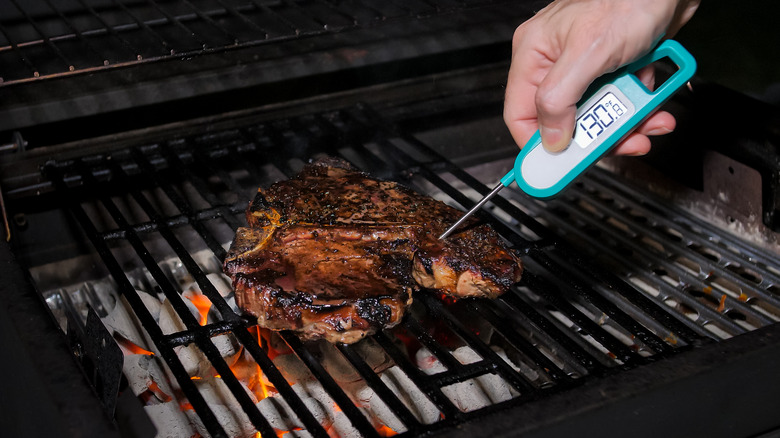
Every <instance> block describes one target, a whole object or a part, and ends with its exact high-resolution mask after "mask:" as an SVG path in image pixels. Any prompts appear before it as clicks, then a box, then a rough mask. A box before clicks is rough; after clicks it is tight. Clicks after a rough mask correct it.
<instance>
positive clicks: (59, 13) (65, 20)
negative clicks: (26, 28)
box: [46, 0, 106, 62]
mask: <svg viewBox="0 0 780 438" xmlns="http://www.w3.org/2000/svg"><path fill="white" fill-rule="evenodd" d="M46 5H47V6H49V8H50V9H51V10H52V11H54V13H55V14H57V16H58V17H59V18H60V20H62V22H63V23H65V24H66V25H67V27H68V28H69V29H70V30H71V31H72V32H73V34H74V35H75V36H76V37H77V38H80V39H82V40H83V41H84V47H86V48H87V50H89V51H90V52H92V53H93V54H95V55H97V56H98V57H99V58H100V59H103V55H101V54H100V52H98V51H97V49H95V47H94V46H93V45H92V44H90V43H89V41H88V40H87V39H86V38H85V37H84V36H83V35H82V34H81V32H79V30H78V29H77V28H76V26H75V25H74V24H73V21H71V20H70V19H69V18H68V17H66V16H65V15H64V14H63V13H62V11H60V10H59V8H57V7H56V6H55V5H54V4H52V2H51V0H46ZM104 62H106V61H104Z"/></svg>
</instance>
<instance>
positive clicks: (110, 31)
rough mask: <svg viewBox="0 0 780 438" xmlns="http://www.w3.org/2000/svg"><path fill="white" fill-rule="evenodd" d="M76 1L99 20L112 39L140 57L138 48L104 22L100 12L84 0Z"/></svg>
mask: <svg viewBox="0 0 780 438" xmlns="http://www.w3.org/2000/svg"><path fill="white" fill-rule="evenodd" d="M78 2H79V4H81V5H82V6H83V7H84V9H85V10H87V11H89V13H90V15H92V16H93V17H95V19H96V20H97V21H99V22H100V24H101V25H102V26H103V29H105V30H106V32H108V34H109V35H111V37H113V38H114V39H116V40H118V41H119V43H120V44H121V45H123V46H124V47H125V48H126V49H127V50H129V51H130V53H132V54H134V55H135V56H136V58H140V57H141V51H140V50H138V48H136V47H133V45H132V44H130V42H129V41H127V40H126V39H125V38H123V37H122V35H120V34H119V33H118V32H117V31H116V29H114V27H113V26H111V25H109V24H108V23H106V20H104V19H103V17H102V16H101V15H100V14H98V13H97V12H96V11H95V9H94V8H93V7H92V6H90V5H89V4H87V3H85V2H84V0H78ZM75 33H76V36H79V34H78V32H75ZM82 40H83V39H82ZM83 41H86V40H83Z"/></svg>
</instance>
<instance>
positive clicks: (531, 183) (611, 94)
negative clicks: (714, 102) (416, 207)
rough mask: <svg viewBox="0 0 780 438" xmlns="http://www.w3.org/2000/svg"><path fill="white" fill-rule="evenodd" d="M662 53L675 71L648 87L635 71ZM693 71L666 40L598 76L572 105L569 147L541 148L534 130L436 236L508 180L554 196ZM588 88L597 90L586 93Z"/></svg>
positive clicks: (531, 191) (678, 47)
mask: <svg viewBox="0 0 780 438" xmlns="http://www.w3.org/2000/svg"><path fill="white" fill-rule="evenodd" d="M667 57H668V58H669V59H671V61H672V62H674V63H675V64H676V65H677V68H678V70H677V71H676V72H674V74H672V76H671V77H669V79H667V80H666V81H665V82H664V83H663V84H661V85H660V86H658V87H657V88H656V89H655V91H649V90H648V89H647V88H646V87H645V86H644V84H642V82H641V81H640V80H639V78H637V77H636V75H635V74H634V73H636V71H637V70H639V69H640V68H642V67H644V66H646V65H649V64H651V63H653V62H655V61H658V60H660V59H663V58H667ZM695 71H696V60H695V59H693V56H691V54H690V53H688V51H687V50H685V48H683V46H681V45H680V43H678V42H677V41H673V40H666V41H664V42H662V43H661V44H660V45H658V46H657V47H656V48H655V49H654V50H653V51H651V52H650V53H648V54H647V55H645V56H643V57H642V58H640V59H639V60H637V61H635V62H633V63H631V64H628V65H627V66H625V67H622V68H620V69H619V70H617V71H615V72H614V73H610V74H607V75H604V76H602V77H600V78H599V79H598V80H596V81H595V82H594V83H593V85H592V86H591V87H590V88H589V90H588V92H586V94H585V96H586V97H585V98H584V99H583V100H581V101H580V102H581V103H580V104H578V105H577V113H576V116H575V120H576V122H575V128H574V135H573V136H572V140H571V142H570V143H569V146H568V147H567V148H566V149H564V150H563V151H561V152H548V151H547V150H546V149H545V148H544V147H543V146H542V140H541V137H540V136H539V131H536V133H535V134H534V135H533V137H531V139H530V140H528V143H526V145H525V146H524V147H523V149H522V150H521V151H520V153H519V154H518V155H517V159H516V160H515V166H514V168H513V169H512V170H510V171H509V173H507V174H506V175H505V176H504V177H503V178H501V181H500V182H499V183H498V185H497V186H496V187H495V188H494V189H493V190H492V191H491V192H490V193H489V194H488V195H487V196H485V197H484V198H482V200H481V201H479V202H478V203H477V205H475V206H474V207H473V208H472V209H471V210H469V212H468V213H466V214H465V215H464V216H463V217H461V218H460V219H459V220H458V221H457V222H455V223H454V224H453V225H452V226H451V227H449V228H448V229H447V231H445V232H444V233H443V234H442V235H441V236H439V239H444V238H446V237H447V236H449V235H450V234H451V233H452V232H453V231H454V230H455V229H456V228H458V226H460V224H462V223H463V222H464V221H465V220H466V219H467V218H468V217H469V216H471V215H472V214H474V213H475V212H476V211H477V210H479V209H480V208H481V207H482V206H483V205H484V204H485V203H486V202H487V201H488V200H490V198H492V197H493V196H495V195H496V194H497V193H498V192H499V191H500V190H501V189H503V188H504V187H507V186H509V185H510V184H512V183H513V182H517V185H518V187H520V189H521V190H523V191H524V192H525V193H527V194H529V195H530V196H533V197H535V198H549V197H552V196H554V195H557V194H558V193H560V192H561V190H563V189H564V188H565V187H566V186H568V185H569V184H570V183H571V182H572V181H573V180H574V179H575V178H576V177H578V176H579V175H580V174H582V173H583V172H585V170H587V169H588V168H589V167H590V166H592V165H593V164H595V163H596V161H598V159H599V158H601V157H602V156H603V155H604V154H606V153H607V152H609V151H610V150H611V149H612V148H613V147H614V146H615V145H617V144H618V143H620V142H621V141H622V140H623V139H624V138H626V136H628V134H630V133H631V132H632V131H633V130H634V129H636V127H637V126H639V125H640V124H641V123H642V122H644V121H645V120H646V119H647V118H648V117H649V116H650V115H651V114H653V113H654V112H655V111H656V110H657V109H658V108H659V107H660V106H661V105H663V104H664V103H665V102H666V101H667V100H669V98H670V97H672V95H674V93H675V92H677V90H679V89H680V87H682V86H683V85H685V84H686V83H687V82H688V81H689V80H690V79H691V77H692V76H693V73H694V72H695ZM591 90H596V91H595V92H593V93H590V91H591Z"/></svg>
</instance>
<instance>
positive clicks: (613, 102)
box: [574, 93, 627, 148]
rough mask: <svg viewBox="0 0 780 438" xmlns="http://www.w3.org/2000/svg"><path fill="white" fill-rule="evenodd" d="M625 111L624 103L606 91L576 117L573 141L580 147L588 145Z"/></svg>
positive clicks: (624, 113)
mask: <svg viewBox="0 0 780 438" xmlns="http://www.w3.org/2000/svg"><path fill="white" fill-rule="evenodd" d="M626 113H627V111H626V107H625V105H623V103H622V102H620V100H618V98H617V97H615V95H614V94H612V93H606V94H605V95H604V96H603V97H602V98H601V99H599V101H598V102H596V104H595V105H593V106H592V107H590V109H588V110H587V111H586V112H585V113H583V114H582V116H580V118H579V119H577V125H576V127H575V129H574V141H575V142H577V144H578V145H580V147H582V148H586V147H588V146H590V145H591V144H592V143H593V142H594V141H595V140H596V139H598V138H599V136H600V135H601V134H603V133H604V132H606V131H607V130H608V129H609V128H610V127H611V126H612V125H613V124H615V123H616V122H617V121H618V119H620V118H621V117H623V116H624V115H626Z"/></svg>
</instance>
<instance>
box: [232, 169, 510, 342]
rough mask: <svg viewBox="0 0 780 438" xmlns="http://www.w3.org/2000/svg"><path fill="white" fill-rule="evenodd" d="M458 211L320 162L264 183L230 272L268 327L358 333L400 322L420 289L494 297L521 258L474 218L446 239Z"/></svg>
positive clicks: (335, 338)
mask: <svg viewBox="0 0 780 438" xmlns="http://www.w3.org/2000/svg"><path fill="white" fill-rule="evenodd" d="M461 214H462V212H460V211H458V210H456V209H454V208H451V207H449V206H447V205H446V204H444V203H442V202H439V201H436V200H434V199H432V198H429V197H426V196H423V195H420V194H418V193H416V192H414V191H412V190H411V189H409V188H406V187H404V186H402V185H400V184H397V183H395V182H392V181H379V180H375V179H372V178H370V177H369V176H368V175H366V174H364V173H362V172H359V171H357V170H356V169H354V168H352V167H351V166H350V165H349V164H348V163H346V162H344V161H341V160H338V159H325V160H320V161H318V162H315V163H312V164H309V165H307V166H305V167H304V169H303V170H302V171H301V172H300V173H299V174H298V175H296V176H295V177H293V178H291V179H289V180H287V181H282V182H280V183H277V184H274V185H272V186H271V187H269V188H268V189H265V190H263V189H259V190H258V192H257V194H256V196H255V198H254V199H253V201H252V203H251V204H250V206H249V208H248V209H247V212H246V216H247V223H248V224H249V228H240V229H239V230H238V231H237V234H236V239H235V241H234V242H233V244H232V245H231V249H230V251H229V253H228V257H227V258H226V260H225V272H226V273H228V274H229V275H231V276H232V277H233V282H234V287H235V289H236V298H237V301H238V304H239V306H240V307H241V308H242V309H244V311H246V312H248V313H251V314H253V315H255V316H257V318H258V323H260V324H261V325H263V326H265V327H268V328H272V329H276V330H282V329H292V330H296V331H297V332H298V334H299V335H300V336H301V337H303V338H304V339H317V338H325V339H328V340H329V341H331V342H354V341H356V340H359V339H360V338H362V337H364V336H365V335H367V334H370V333H373V332H375V331H376V330H378V329H382V328H387V327H391V326H393V325H395V324H397V323H398V322H399V321H400V319H401V318H402V316H403V313H404V311H405V309H406V307H407V306H409V305H410V304H411V300H412V292H413V291H414V290H417V289H419V288H420V287H424V288H431V289H436V290H438V291H439V292H441V293H444V294H447V295H451V296H454V297H495V296H498V295H500V294H502V293H504V292H505V291H507V290H508V289H509V287H510V286H511V285H512V284H514V283H515V282H517V281H519V279H520V275H521V273H522V263H521V262H520V260H519V258H518V257H517V256H516V255H515V254H514V253H513V252H512V251H510V250H509V249H507V248H506V247H505V245H504V242H503V241H502V240H501V239H500V237H499V236H498V235H497V234H496V233H495V231H493V229H492V228H490V227H489V226H487V225H485V224H480V223H479V222H478V221H477V220H476V219H473V218H472V220H471V221H470V222H469V223H467V224H466V226H464V227H463V228H462V229H461V230H460V231H459V232H458V233H456V234H454V235H452V236H451V237H450V238H449V239H447V240H445V241H439V240H438V236H439V235H440V234H441V233H442V232H443V231H444V230H445V229H446V228H447V226H449V224H451V223H452V222H454V221H455V220H457V219H458V218H459V217H460V215H461Z"/></svg>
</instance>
